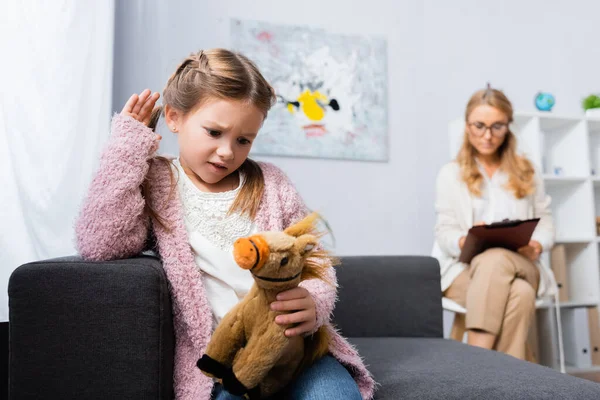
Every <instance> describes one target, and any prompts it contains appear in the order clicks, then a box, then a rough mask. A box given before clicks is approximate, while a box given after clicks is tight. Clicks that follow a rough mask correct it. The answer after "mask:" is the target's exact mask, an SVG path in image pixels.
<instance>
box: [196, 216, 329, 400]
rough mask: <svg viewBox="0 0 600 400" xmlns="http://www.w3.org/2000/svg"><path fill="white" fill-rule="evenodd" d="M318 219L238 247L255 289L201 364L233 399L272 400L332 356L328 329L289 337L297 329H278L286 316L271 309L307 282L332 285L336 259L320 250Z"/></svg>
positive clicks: (239, 259)
mask: <svg viewBox="0 0 600 400" xmlns="http://www.w3.org/2000/svg"><path fill="white" fill-rule="evenodd" d="M316 219H317V214H315V213H313V214H310V215H309V216H307V217H306V218H304V219H303V220H301V221H300V222H298V223H296V224H294V225H292V226H290V227H289V228H287V229H285V230H284V231H283V232H263V233H259V234H256V235H253V236H250V237H246V238H240V239H238V240H237V241H236V242H235V243H234V246H233V254H234V259H235V261H236V262H237V264H238V265H239V266H240V267H241V268H244V269H247V270H249V271H250V273H251V274H252V276H253V278H254V285H252V288H251V289H250V291H249V292H248V294H247V295H246V297H244V299H243V300H242V301H241V302H239V303H238V304H237V305H236V306H235V307H234V308H232V309H231V310H230V311H229V312H228V313H227V314H226V315H225V317H224V318H223V319H222V321H221V322H220V323H219V325H218V326H217V328H216V329H215V332H214V334H213V336H212V338H211V340H210V342H209V343H208V346H207V349H206V352H205V354H204V355H203V356H202V358H201V359H200V360H199V361H198V364H197V365H198V368H200V369H201V370H202V372H203V373H204V374H205V375H207V376H209V377H212V378H216V379H217V380H219V381H220V382H221V383H222V384H223V387H224V388H225V389H226V390H227V391H228V392H229V393H231V394H233V395H237V396H245V397H246V398H249V399H261V398H266V397H269V396H271V395H273V394H275V393H277V392H278V391H280V390H281V389H283V388H284V387H285V386H286V385H287V384H288V383H289V382H290V381H291V380H292V379H294V378H295V377H296V376H297V375H298V373H299V372H300V371H301V370H302V369H304V368H305V367H306V366H308V365H310V364H311V363H313V362H314V361H315V360H317V359H319V358H320V357H322V356H324V355H325V354H327V352H328V348H329V336H328V335H327V331H326V330H325V328H323V327H321V328H320V329H319V330H318V331H317V332H316V333H315V334H314V335H311V336H307V337H302V336H296V337H286V336H285V334H284V332H285V330H286V329H288V328H290V327H292V326H293V325H287V326H285V325H284V326H281V325H278V324H276V323H275V317H276V316H277V315H279V314H282V313H284V312H280V311H272V310H271V308H270V304H271V303H272V302H273V301H275V298H276V296H277V294H278V293H280V292H283V291H285V290H289V289H292V288H295V287H296V286H298V284H299V283H300V282H301V281H303V280H305V279H322V280H325V281H327V279H326V273H327V270H326V268H329V267H331V266H332V265H334V263H335V262H336V259H335V258H333V257H331V256H330V255H329V254H328V253H327V252H326V251H324V250H319V249H317V244H318V238H319V237H320V234H319V233H318V232H317V229H316V226H315V221H316Z"/></svg>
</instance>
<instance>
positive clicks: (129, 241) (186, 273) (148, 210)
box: [76, 49, 374, 400]
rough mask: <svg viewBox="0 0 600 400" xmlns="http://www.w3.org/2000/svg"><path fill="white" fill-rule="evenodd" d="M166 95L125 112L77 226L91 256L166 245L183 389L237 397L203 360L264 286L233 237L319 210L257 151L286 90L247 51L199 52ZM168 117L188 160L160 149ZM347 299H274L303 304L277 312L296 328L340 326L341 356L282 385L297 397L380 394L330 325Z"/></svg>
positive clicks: (306, 289) (296, 295)
mask: <svg viewBox="0 0 600 400" xmlns="http://www.w3.org/2000/svg"><path fill="white" fill-rule="evenodd" d="M158 98H159V94H158V93H153V94H151V92H150V91H149V90H144V91H143V92H142V93H141V94H140V95H139V96H138V95H135V94H134V95H133V96H131V98H130V99H129V100H128V101H127V103H126V104H125V107H124V108H123V110H122V111H121V114H120V115H115V116H114V118H113V122H112V137H111V140H110V141H109V144H108V146H107V148H106V150H105V151H104V153H103V155H102V158H101V165H100V169H99V171H98V173H97V175H96V177H95V178H94V180H93V181H92V183H91V186H90V189H89V195H88V197H87V198H86V200H85V202H84V205H83V208H82V211H81V215H80V218H79V221H78V223H77V226H76V233H77V243H78V248H79V251H80V253H81V255H82V256H83V257H85V258H87V259H91V260H110V259H116V258H124V257H131V256H134V255H136V254H138V253H140V252H141V251H143V250H144V249H146V248H148V245H150V246H152V247H153V248H154V249H156V251H157V252H158V253H159V254H160V257H161V259H162V261H163V266H164V269H165V272H166V274H167V278H168V279H169V282H170V285H171V296H172V300H173V315H174V325H175V336H176V349H175V371H174V385H175V396H176V398H177V399H185V400H187V399H209V398H211V394H212V396H213V397H214V398H216V399H219V400H224V399H233V398H235V397H233V396H231V395H230V394H229V393H227V392H226V391H224V390H223V389H222V387H220V385H214V387H213V381H212V380H211V379H209V378H207V377H205V376H204V375H203V374H202V373H201V372H200V370H199V369H198V368H197V367H196V361H197V360H198V359H199V358H200V357H201V356H202V354H203V351H204V349H205V347H206V345H207V343H208V341H209V339H210V336H211V333H212V331H213V329H214V327H215V326H216V324H218V322H219V321H220V319H221V318H222V317H223V316H224V315H225V314H226V313H227V311H228V310H229V309H231V308H232V307H233V306H234V305H235V304H236V303H237V302H238V301H239V300H241V299H242V298H243V297H244V296H245V294H246V293H247V292H248V290H249V289H250V287H251V285H252V283H253V280H252V277H251V276H250V273H249V272H248V271H245V270H242V269H241V268H239V267H238V266H237V265H236V264H235V262H234V260H233V256H232V251H231V250H232V245H233V242H234V241H235V240H236V239H237V238H239V237H242V236H247V235H250V234H252V233H254V232H257V231H264V230H283V229H284V228H286V227H287V226H289V225H290V224H291V223H293V222H295V221H296V220H298V219H300V218H302V217H304V216H305V215H306V214H307V208H306V207H305V205H304V203H303V202H302V200H301V198H300V196H299V195H298V193H297V192H296V190H295V189H294V186H293V185H292V184H291V183H290V182H289V181H288V179H287V177H286V176H285V175H284V174H283V172H282V171H280V170H279V169H277V168H276V167H275V166H273V165H270V164H266V163H256V162H254V161H252V160H250V159H249V158H248V153H249V152H250V149H251V147H252V143H253V142H254V140H255V139H256V136H257V134H258V131H259V129H260V127H261V126H262V124H263V121H264V119H265V118H266V116H267V112H268V110H269V109H270V107H271V105H272V104H273V102H274V99H275V96H274V91H273V89H272V88H271V86H270V85H269V84H268V83H267V82H266V80H265V79H264V77H263V76H262V75H261V74H260V72H259V71H258V69H257V68H256V66H255V65H254V64H253V63H252V62H251V61H250V60H248V59H247V58H246V57H244V56H243V55H240V54H237V53H233V52H231V51H228V50H224V49H214V50H208V51H200V52H198V53H196V54H192V55H190V56H189V57H188V58H186V59H185V60H184V61H183V62H182V63H181V64H180V65H179V67H177V70H176V71H175V72H174V73H173V75H172V76H171V77H170V78H169V80H168V81H167V85H166V87H165V89H164V91H163V104H164V105H163V106H162V107H155V103H156V101H157V100H158ZM161 116H164V119H165V122H166V125H167V126H168V128H169V129H170V130H171V131H172V132H174V133H175V134H176V135H177V138H178V143H179V157H178V158H177V159H174V160H169V159H166V158H163V157H159V156H157V155H156V154H155V152H156V150H157V148H158V143H159V140H160V139H161V137H160V136H159V135H157V134H155V133H154V129H155V127H156V124H157V121H158V119H159V118H160V117H161ZM330 271H331V272H330V274H332V275H331V276H330V277H329V278H330V279H331V280H332V281H333V282H335V275H333V274H334V272H333V268H331V269H330ZM335 298H336V292H335V288H334V287H332V286H330V285H328V284H327V283H324V282H322V281H320V280H314V279H313V280H308V281H304V282H302V284H301V285H300V287H298V288H296V289H293V290H289V291H286V292H283V293H281V294H280V295H279V296H278V298H277V301H276V302H274V303H272V305H271V306H272V308H273V309H274V310H280V311H293V312H291V313H288V314H285V315H279V316H278V317H277V318H276V322H277V323H278V324H281V325H289V324H295V325H294V327H293V328H289V329H287V330H286V331H285V334H286V335H288V336H295V335H309V334H311V333H313V332H315V331H316V330H317V329H318V328H319V327H320V326H322V325H325V326H327V328H328V329H329V331H330V334H331V335H332V340H331V346H330V353H331V355H332V356H327V357H325V358H323V359H321V360H320V361H318V362H316V363H315V364H314V365H313V366H312V367H311V368H309V369H308V370H306V371H305V373H304V374H303V375H301V376H299V377H298V379H297V380H296V381H295V382H293V383H292V384H291V385H290V387H289V388H288V389H287V391H286V393H285V394H282V395H284V396H286V398H297V399H309V398H310V399H317V398H319V399H337V398H344V399H359V398H364V399H369V398H372V396H373V391H374V381H373V379H372V377H371V376H370V374H369V372H368V371H367V370H366V368H365V366H364V365H363V363H362V362H361V360H360V357H359V355H358V353H357V352H356V350H355V349H354V348H352V346H351V345H350V344H349V343H348V342H347V341H346V340H345V339H344V338H342V337H341V336H340V335H339V334H338V333H336V332H335V331H334V330H333V329H332V328H331V326H330V323H329V318H330V315H331V313H332V310H333V306H334V301H335ZM348 371H351V372H350V373H349V372H348ZM351 374H352V375H351ZM361 396H362V397H361Z"/></svg>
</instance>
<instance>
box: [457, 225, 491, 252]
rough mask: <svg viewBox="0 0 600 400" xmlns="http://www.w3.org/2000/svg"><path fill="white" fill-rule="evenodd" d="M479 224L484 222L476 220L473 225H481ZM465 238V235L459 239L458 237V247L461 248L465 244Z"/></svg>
mask: <svg viewBox="0 0 600 400" xmlns="http://www.w3.org/2000/svg"><path fill="white" fill-rule="evenodd" d="M481 225H485V222H483V221H477V222H475V224H474V225H473V226H481ZM465 240H467V237H466V236H462V237H461V238H460V239H458V247H460V249H461V250H462V248H463V247H464V245H465Z"/></svg>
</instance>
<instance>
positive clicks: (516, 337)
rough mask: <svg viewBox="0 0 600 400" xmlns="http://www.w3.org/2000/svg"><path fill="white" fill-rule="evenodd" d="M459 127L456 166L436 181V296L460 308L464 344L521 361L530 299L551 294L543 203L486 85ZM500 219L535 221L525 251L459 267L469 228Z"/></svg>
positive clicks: (505, 114) (535, 177)
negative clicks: (543, 256)
mask: <svg viewBox="0 0 600 400" xmlns="http://www.w3.org/2000/svg"><path fill="white" fill-rule="evenodd" d="M465 122H466V127H465V134H464V141H463V144H462V147H461V149H460V150H459V152H458V155H457V157H456V160H455V161H452V162H450V163H448V164H446V165H445V166H444V167H442V169H441V170H440V172H439V175H438V178H437V183H436V203H435V208H436V214H437V222H436V226H435V245H434V249H433V256H434V257H436V258H437V259H438V260H439V262H440V267H441V275H442V282H441V283H442V292H443V294H444V296H445V297H447V298H449V299H451V300H454V301H455V302H457V303H458V304H461V305H462V306H464V307H465V308H466V310H467V313H466V323H465V328H466V329H467V341H468V343H469V344H471V345H474V346H479V347H483V348H487V349H495V350H498V351H501V352H503V353H506V354H510V355H512V356H514V357H517V358H520V359H525V343H526V339H527V335H528V331H529V327H530V324H531V321H532V318H533V316H534V313H535V300H536V295H537V296H544V295H549V294H551V293H549V292H550V291H552V292H553V291H555V290H556V289H555V287H554V286H553V285H551V284H550V282H551V278H550V275H549V274H550V272H549V271H548V269H547V266H544V265H542V264H541V263H540V260H539V257H540V254H541V253H542V251H544V250H548V249H550V248H551V247H552V245H553V241H554V227H553V222H552V213H551V209H550V198H549V197H548V196H547V195H546V194H545V192H544V186H543V183H542V179H541V176H540V173H539V172H538V171H535V169H534V167H533V165H532V163H531V162H530V161H529V160H527V159H526V158H525V157H523V156H522V155H519V154H517V151H516V148H517V139H516V137H515V135H514V134H513V132H511V130H510V124H511V123H512V122H513V108H512V105H511V103H510V101H509V100H508V98H507V97H506V96H505V95H504V93H502V92H501V91H499V90H495V89H491V88H489V87H488V88H487V89H484V90H480V91H477V92H476V93H474V94H473V96H472V97H471V99H470V100H469V103H468V104H467V109H466V113H465ZM507 218H508V219H529V218H540V221H539V223H538V226H537V227H536V229H535V232H534V233H533V236H532V240H531V241H530V242H529V244H528V245H527V246H524V247H522V248H521V249H519V250H518V252H512V251H509V250H505V249H500V248H492V249H489V250H487V251H485V252H483V253H481V254H479V255H478V256H476V257H475V258H474V259H473V260H472V262H471V263H470V264H469V265H467V264H464V263H460V262H459V261H458V257H459V255H460V252H461V249H462V247H463V245H464V242H465V238H466V235H467V232H468V230H469V228H471V227H472V226H473V225H480V224H489V223H492V222H496V221H501V220H503V219H507Z"/></svg>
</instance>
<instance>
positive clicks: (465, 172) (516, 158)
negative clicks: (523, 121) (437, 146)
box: [456, 87, 535, 199]
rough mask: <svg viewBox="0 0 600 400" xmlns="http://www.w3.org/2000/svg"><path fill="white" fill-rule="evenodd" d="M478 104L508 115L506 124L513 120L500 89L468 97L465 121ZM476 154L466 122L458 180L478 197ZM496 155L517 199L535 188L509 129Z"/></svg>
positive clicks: (528, 165) (527, 163)
mask: <svg viewBox="0 0 600 400" xmlns="http://www.w3.org/2000/svg"><path fill="white" fill-rule="evenodd" d="M481 105H488V106H491V107H494V108H496V109H498V110H500V111H501V112H502V113H504V114H505V115H506V117H507V118H508V121H507V122H508V123H509V124H510V123H512V122H513V107H512V104H511V103H510V101H509V100H508V98H507V97H506V96H505V95H504V93H502V92H501V91H500V90H496V89H491V88H489V87H488V88H487V89H482V90H479V91H477V92H475V93H474V94H473V96H471V99H470V100H469V103H468V104H467V109H466V112H465V122H466V123H467V124H468V123H469V116H470V115H471V113H472V112H473V110H474V109H475V108H476V107H478V106H481ZM476 155H477V150H476V149H475V147H473V145H472V144H471V142H470V141H469V130H468V125H467V126H465V134H464V139H463V144H462V147H461V149H460V150H459V152H458V155H457V157H456V161H457V162H458V165H459V166H460V169H461V177H462V180H463V181H464V182H465V183H466V184H467V187H468V188H469V191H470V192H471V193H473V194H474V195H476V196H478V197H479V196H481V183H482V181H483V176H482V175H481V172H480V171H479V168H478V167H477V162H476V161H475V157H476ZM498 155H499V156H500V168H501V169H502V170H503V171H504V172H506V173H507V174H508V183H507V189H509V190H511V191H512V192H513V193H514V195H515V197H516V198H517V199H522V198H523V197H526V196H528V195H529V194H531V193H533V191H534V189H535V183H534V179H533V174H534V169H533V165H532V164H531V162H530V161H529V160H528V159H527V158H525V157H523V156H521V155H518V154H517V138H516V137H515V135H514V133H513V132H512V131H511V130H510V129H509V130H508V132H507V133H506V136H505V138H504V142H503V143H502V145H500V147H499V148H498Z"/></svg>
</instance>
